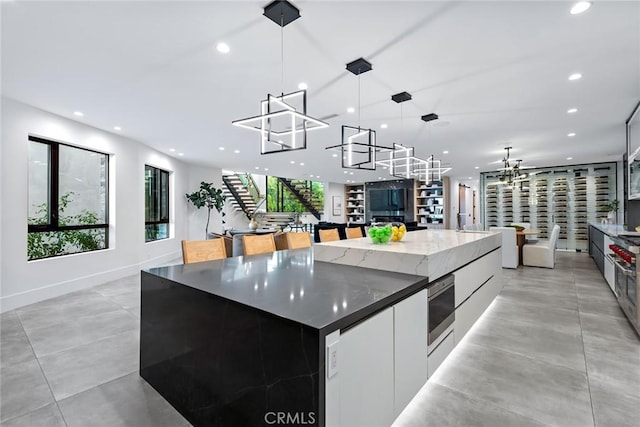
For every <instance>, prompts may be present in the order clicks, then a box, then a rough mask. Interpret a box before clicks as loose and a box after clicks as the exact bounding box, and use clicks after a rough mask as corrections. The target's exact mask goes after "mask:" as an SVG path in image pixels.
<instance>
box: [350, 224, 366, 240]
mask: <svg viewBox="0 0 640 427" xmlns="http://www.w3.org/2000/svg"><path fill="white" fill-rule="evenodd" d="M345 231H346V232H347V239H358V238H360V237H364V236H363V235H362V228H360V227H347V228H346V230H345Z"/></svg>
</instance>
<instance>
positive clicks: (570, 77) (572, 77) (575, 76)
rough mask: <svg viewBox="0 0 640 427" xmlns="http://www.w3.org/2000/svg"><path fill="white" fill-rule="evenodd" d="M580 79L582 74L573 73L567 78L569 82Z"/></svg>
mask: <svg viewBox="0 0 640 427" xmlns="http://www.w3.org/2000/svg"><path fill="white" fill-rule="evenodd" d="M581 78H582V74H580V73H573V74H571V75H570V76H569V80H580V79H581Z"/></svg>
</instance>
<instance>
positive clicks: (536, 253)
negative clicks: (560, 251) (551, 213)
mask: <svg viewBox="0 0 640 427" xmlns="http://www.w3.org/2000/svg"><path fill="white" fill-rule="evenodd" d="M559 235H560V226H559V225H558V224H556V225H554V226H553V229H552V230H551V236H549V240H546V241H539V242H538V243H536V244H535V245H530V244H527V245H524V247H523V248H522V263H523V264H524V265H527V266H530V267H545V268H554V267H555V265H556V246H557V244H558V236H559Z"/></svg>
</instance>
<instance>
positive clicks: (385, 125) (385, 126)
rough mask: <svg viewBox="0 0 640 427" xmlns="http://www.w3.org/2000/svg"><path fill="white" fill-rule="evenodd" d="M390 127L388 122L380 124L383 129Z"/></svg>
mask: <svg viewBox="0 0 640 427" xmlns="http://www.w3.org/2000/svg"><path fill="white" fill-rule="evenodd" d="M388 127H389V126H388V125H387V124H386V123H383V124H381V125H380V128H381V129H386V128H388Z"/></svg>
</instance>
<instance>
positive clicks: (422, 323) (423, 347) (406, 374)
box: [393, 289, 427, 416]
mask: <svg viewBox="0 0 640 427" xmlns="http://www.w3.org/2000/svg"><path fill="white" fill-rule="evenodd" d="M393 315H394V324H393V328H394V337H395V340H394V356H395V357H394V366H395V416H398V415H400V412H402V410H403V409H404V408H405V406H407V404H408V403H409V402H410V401H411V399H413V396H415V395H416V394H417V393H418V391H419V390H420V388H422V386H423V385H424V383H426V382H427V291H426V289H424V290H422V291H420V292H418V293H417V294H415V295H413V296H411V297H409V298H407V299H405V300H403V301H400V302H399V303H398V304H396V305H395V306H394V308H393Z"/></svg>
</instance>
